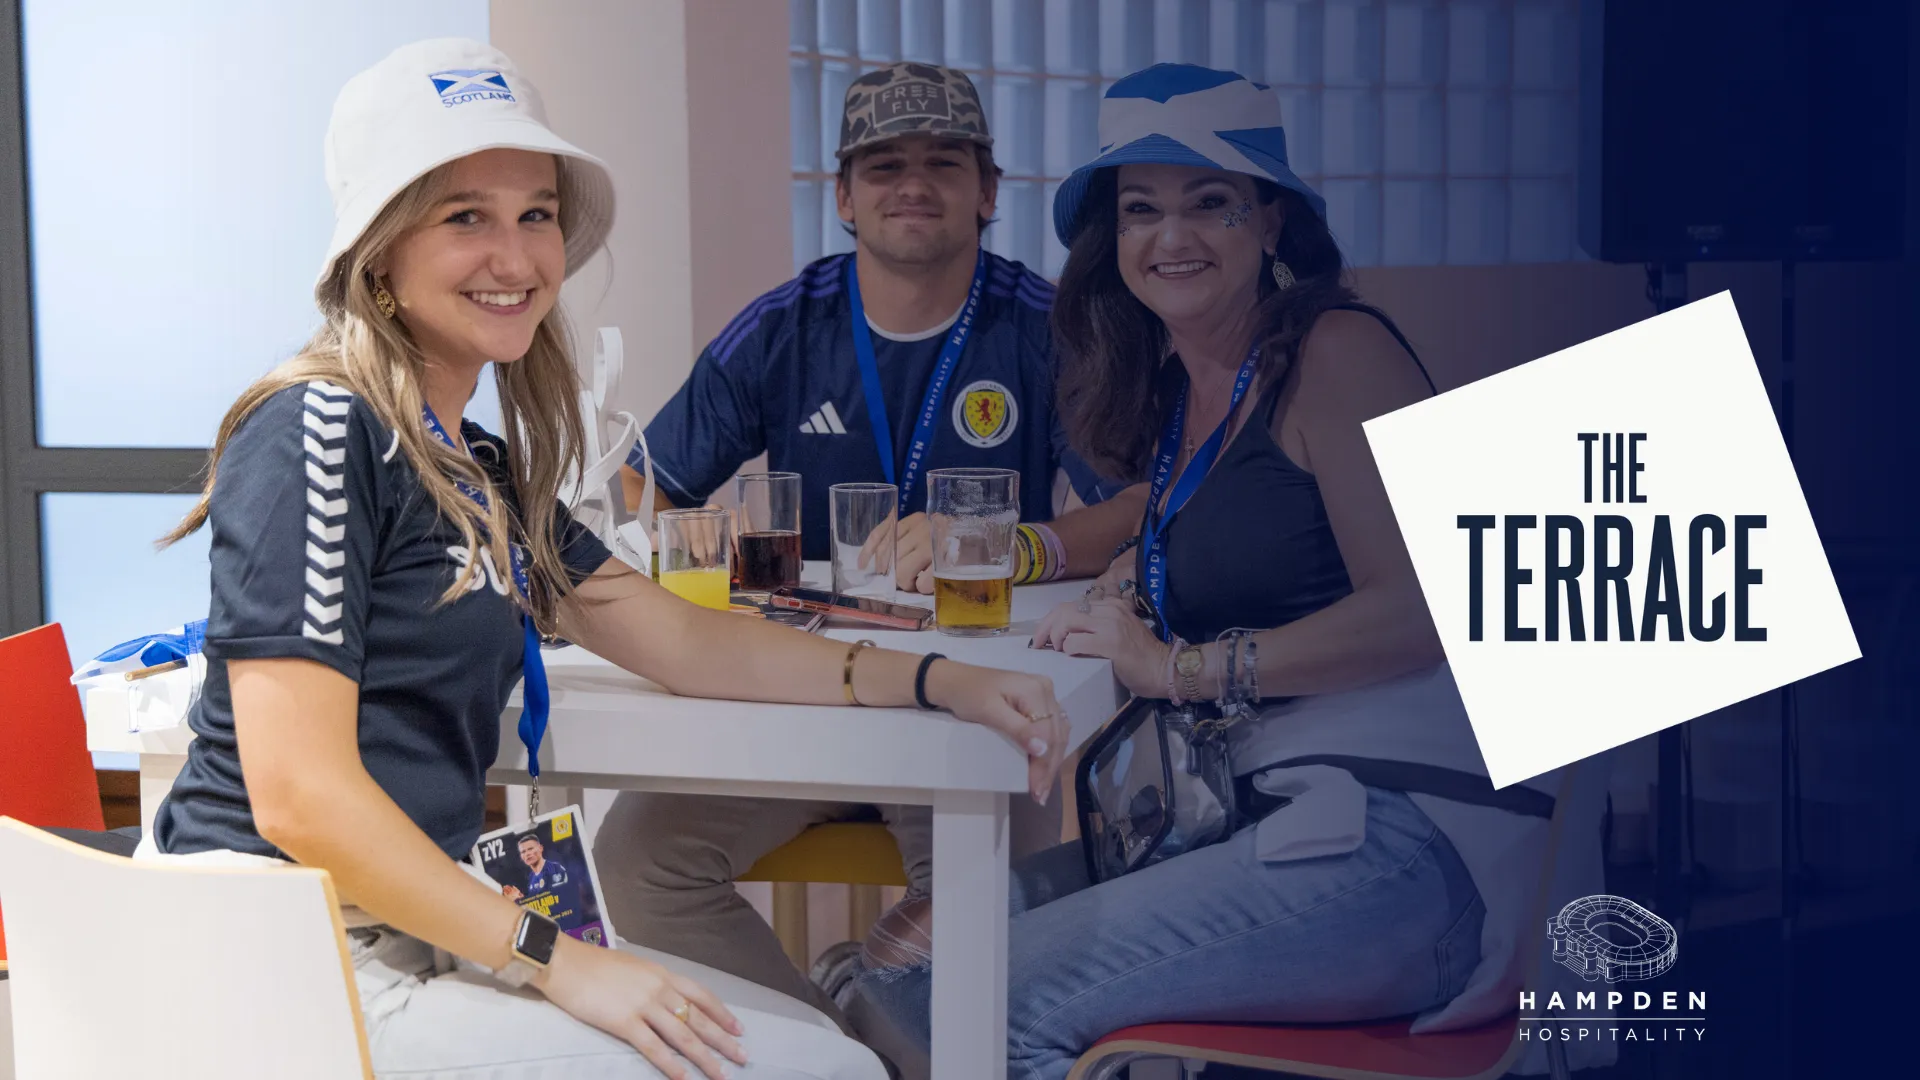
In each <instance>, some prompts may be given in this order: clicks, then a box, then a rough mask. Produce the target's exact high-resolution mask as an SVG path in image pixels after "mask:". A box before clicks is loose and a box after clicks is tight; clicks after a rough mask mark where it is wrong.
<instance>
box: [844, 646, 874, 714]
mask: <svg viewBox="0 0 1920 1080" xmlns="http://www.w3.org/2000/svg"><path fill="white" fill-rule="evenodd" d="M872 647H874V645H873V642H871V641H856V642H854V643H853V644H851V645H849V646H847V664H846V667H844V668H842V669H841V671H840V689H841V690H844V691H846V695H847V704H849V705H858V704H860V699H859V698H857V697H854V696H853V658H854V657H855V656H857V655H859V653H860V650H861V649H866V648H872Z"/></svg>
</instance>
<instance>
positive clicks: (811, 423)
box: [800, 401, 847, 435]
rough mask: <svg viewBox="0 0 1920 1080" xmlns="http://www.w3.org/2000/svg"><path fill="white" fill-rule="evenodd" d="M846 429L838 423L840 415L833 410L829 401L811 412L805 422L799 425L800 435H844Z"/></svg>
mask: <svg viewBox="0 0 1920 1080" xmlns="http://www.w3.org/2000/svg"><path fill="white" fill-rule="evenodd" d="M846 433H847V429H846V428H845V427H844V426H842V425H841V423H840V414H839V413H837V412H835V411H834V410H833V402H831V401H829V402H827V403H826V404H825V405H822V406H820V407H819V408H818V409H815V410H814V411H813V415H812V416H810V417H808V418H807V422H806V423H804V424H801V425H800V434H802V435H845V434H846Z"/></svg>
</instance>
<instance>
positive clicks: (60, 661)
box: [0, 623, 107, 970]
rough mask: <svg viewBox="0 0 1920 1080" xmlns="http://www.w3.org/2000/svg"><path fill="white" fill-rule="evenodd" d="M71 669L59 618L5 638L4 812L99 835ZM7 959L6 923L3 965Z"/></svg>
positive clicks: (1, 711) (1, 674)
mask: <svg viewBox="0 0 1920 1080" xmlns="http://www.w3.org/2000/svg"><path fill="white" fill-rule="evenodd" d="M72 671H73V660H72V658H71V657H69V656H68V655H67V636H66V635H65V634H63V633H61V632H60V624H59V623H49V624H47V625H46V626H42V627H40V628H39V629H37V630H29V631H27V632H26V633H24V634H15V635H14V636H12V637H10V638H0V686H5V687H6V697H5V698H4V699H0V817H11V818H17V819H19V820H20V821H24V822H26V823H28V824H30V825H37V826H40V827H42V828H64V829H92V830H94V831H96V832H97V831H100V830H103V829H105V828H106V827H107V823H106V820H105V819H104V818H103V817H102V816H101V814H100V784H99V781H98V780H97V779H96V778H95V777H94V775H93V756H92V755H91V754H89V753H87V721H86V717H85V716H84V715H83V714H82V713H81V711H80V693H79V691H78V690H76V689H74V686H73V684H72V683H71V682H69V681H68V678H69V676H70V675H71V674H72ZM6 963H7V939H6V932H5V930H4V928H0V970H4V969H5V968H6Z"/></svg>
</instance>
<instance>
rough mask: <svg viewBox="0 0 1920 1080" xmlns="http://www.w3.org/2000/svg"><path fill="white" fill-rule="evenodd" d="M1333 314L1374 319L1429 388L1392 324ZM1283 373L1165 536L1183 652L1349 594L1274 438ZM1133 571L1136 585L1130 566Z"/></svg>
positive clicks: (1300, 481) (1334, 549) (1308, 489)
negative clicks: (1186, 644)
mask: <svg viewBox="0 0 1920 1080" xmlns="http://www.w3.org/2000/svg"><path fill="white" fill-rule="evenodd" d="M1338 306H1339V307H1340V308H1342V309H1345V310H1349V311H1360V312H1364V313H1366V314H1368V315H1371V316H1373V317H1374V318H1376V319H1379V320H1380V322H1381V324H1382V325H1384V326H1385V327H1386V328H1387V330H1388V331H1389V332H1391V333H1392V334H1393V336H1394V339H1395V340H1396V341H1398V342H1399V343H1400V347H1401V348H1403V349H1405V350H1406V351H1407V355H1408V356H1409V357H1411V358H1412V359H1413V362H1414V364H1415V365H1416V366H1418V367H1419V368H1420V374H1421V376H1422V377H1423V378H1426V380H1427V386H1428V388H1429V389H1432V387H1433V379H1432V377H1431V376H1428V375H1427V369H1426V366H1425V365H1423V364H1421V363H1420V358H1419V357H1418V356H1416V355H1414V352H1413V346H1411V345H1409V344H1408V343H1407V339H1406V337H1405V336H1404V335H1402V334H1401V333H1400V329H1399V328H1398V327H1396V326H1395V325H1394V324H1393V321H1392V320H1391V319H1388V318H1387V317H1386V316H1385V315H1384V314H1382V313H1380V312H1379V311H1377V310H1375V309H1374V308H1370V307H1366V306H1364V305H1358V304H1341V305H1338ZM1295 359H1296V360H1297V359H1298V358H1297V356H1296V358H1295ZM1292 370H1293V368H1292V365H1291V364H1290V365H1289V366H1288V368H1287V372H1288V375H1283V376H1282V377H1281V378H1280V379H1279V380H1278V381H1276V382H1275V383H1273V384H1272V385H1270V386H1267V387H1265V388H1264V389H1262V390H1261V392H1260V396H1259V398H1257V399H1256V400H1255V403H1254V405H1253V414H1252V415H1251V416H1250V417H1249V418H1248V420H1247V423H1246V424H1245V425H1244V426H1243V427H1242V428H1241V429H1240V432H1239V434H1237V435H1235V436H1234V439H1233V441H1232V442H1231V443H1229V444H1228V445H1227V447H1226V449H1225V450H1223V451H1221V454H1220V460H1219V461H1218V462H1217V463H1215V465H1214V467H1213V471H1212V472H1211V473H1208V474H1207V478H1206V479H1205V480H1204V481H1202V482H1201V484H1200V487H1199V489H1198V490H1196V491H1195V492H1194V493H1193V497H1192V498H1191V499H1189V500H1188V501H1187V505H1186V506H1185V507H1183V508H1182V509H1181V511H1180V513H1178V514H1177V515H1175V516H1174V519H1173V521H1172V522H1171V523H1169V524H1168V525H1167V527H1166V559H1167V599H1166V611H1165V612H1164V615H1165V618H1166V620H1167V623H1168V624H1169V625H1170V626H1171V627H1172V628H1173V632H1174V633H1176V634H1178V635H1180V637H1181V638H1182V639H1183V640H1185V641H1187V642H1189V643H1192V644H1200V643H1202V642H1208V641H1212V640H1214V639H1215V638H1217V637H1218V636H1219V635H1220V634H1222V633H1224V632H1225V631H1227V630H1232V629H1235V628H1245V629H1249V630H1267V629H1271V628H1273V627H1276V626H1285V625H1286V624H1288V623H1290V622H1293V621H1294V620H1296V619H1301V618H1304V617H1306V616H1308V615H1311V614H1313V613H1314V612H1316V611H1319V610H1320V609H1321V608H1324V607H1326V606H1327V605H1329V604H1332V603H1333V602H1334V601H1336V600H1339V599H1340V598H1341V597H1343V596H1346V595H1347V594H1348V593H1350V592H1352V591H1353V583H1352V582H1351V581H1349V580H1348V579H1347V564H1346V562H1345V561H1343V560H1342V559H1341V558H1340V547H1339V545H1338V544H1336V543H1335V542H1334V538H1333V527H1332V526H1331V525H1330V524H1329V523H1328V521H1327V508H1326V504H1325V503H1324V502H1322V501H1321V498H1320V484H1319V482H1318V481H1316V480H1315V479H1314V476H1313V474H1312V473H1310V472H1308V471H1307V470H1305V469H1303V468H1301V467H1300V466H1299V465H1296V464H1294V461H1293V459H1292V458H1290V457H1288V456H1287V452H1286V451H1285V450H1283V449H1281V448H1280V444H1279V442H1278V441H1277V440H1275V439H1274V437H1273V417H1274V413H1275V412H1276V411H1277V410H1278V409H1279V407H1280V395H1281V393H1282V392H1283V391H1284V390H1285V388H1286V385H1287V382H1288V381H1289V377H1290V374H1291V372H1292ZM1135 550H1136V551H1138V550H1139V549H1138V548H1136V549H1135ZM1135 572H1136V573H1139V574H1141V577H1140V578H1139V580H1145V567H1144V566H1143V565H1141V563H1140V561H1139V560H1138V559H1136V563H1135Z"/></svg>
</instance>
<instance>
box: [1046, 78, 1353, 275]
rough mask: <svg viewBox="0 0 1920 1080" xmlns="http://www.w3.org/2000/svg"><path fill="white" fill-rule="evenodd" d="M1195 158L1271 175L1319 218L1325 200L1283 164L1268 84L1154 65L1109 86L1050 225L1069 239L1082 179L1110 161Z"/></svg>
mask: <svg viewBox="0 0 1920 1080" xmlns="http://www.w3.org/2000/svg"><path fill="white" fill-rule="evenodd" d="M1140 164H1164V165H1197V166H1199V167H1201V168H1208V169H1225V170H1226V171H1228V172H1237V173H1244V174H1246V175H1248V176H1257V177H1260V178H1261V179H1264V180H1271V181H1273V182H1274V183H1276V184H1279V185H1280V186H1281V187H1283V188H1286V189H1288V190H1289V191H1294V192H1297V193H1298V194H1299V195H1300V197H1301V198H1303V199H1305V200H1306V201H1307V205H1308V206H1309V207H1311V208H1312V209H1313V212H1314V213H1315V214H1317V215H1319V216H1320V217H1321V218H1322V219H1325V217H1326V216H1327V204H1326V200H1325V199H1322V198H1321V197H1320V193H1319V192H1317V191H1315V190H1313V189H1312V188H1310V187H1308V186H1307V185H1306V183H1305V181H1302V180H1301V179H1300V178H1299V177H1298V176H1295V175H1294V174H1293V170H1292V169H1291V168H1289V167H1288V166H1287V133H1286V132H1285V131H1283V130H1282V129H1281V127H1280V99H1279V98H1278V97H1275V96H1274V93H1273V90H1272V89H1270V88H1269V87H1267V86H1264V85H1262V84H1260V83H1256V82H1250V81H1248V79H1247V78H1246V77H1245V76H1243V75H1238V74H1235V73H1234V72H1231V71H1216V70H1214V69H1213V68H1204V67H1199V66H1197V65H1194V64H1155V65H1154V66H1152V67H1150V68H1147V69H1145V70H1144V71H1136V72H1134V73H1133V74H1132V75H1129V76H1127V77H1126V78H1124V79H1121V80H1120V81H1119V82H1116V83H1114V84H1113V86H1111V87H1110V88H1108V90H1107V93H1106V96H1105V97H1104V98H1102V99H1101V101H1100V155H1099V156H1098V157H1096V158H1094V159H1093V160H1092V161H1089V162H1087V163H1086V164H1085V165H1082V166H1080V168H1078V169H1076V170H1074V173H1073V175H1072V176H1069V177H1068V178H1067V179H1066V180H1065V181H1063V182H1062V183H1061V184H1060V190H1059V191H1057V192H1055V193H1054V197H1053V231H1054V234H1055V235H1056V236H1058V237H1059V238H1060V242H1061V243H1062V244H1065V245H1067V246H1069V247H1071V246H1072V245H1073V234H1074V233H1075V231H1077V229H1078V227H1079V224H1080V212H1081V203H1082V202H1084V201H1085V199H1086V196H1087V184H1088V183H1089V182H1090V181H1091V180H1092V179H1093V174H1094V173H1095V172H1096V171H1097V170H1100V169H1107V168H1112V167H1114V166H1116V165H1140Z"/></svg>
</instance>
